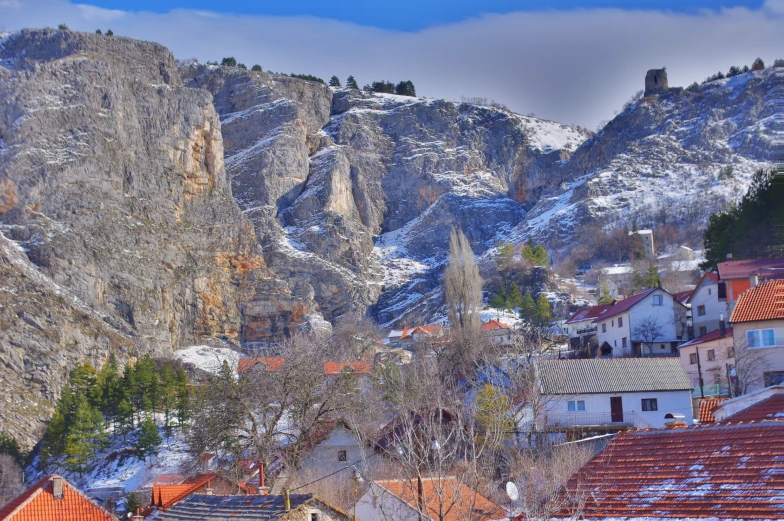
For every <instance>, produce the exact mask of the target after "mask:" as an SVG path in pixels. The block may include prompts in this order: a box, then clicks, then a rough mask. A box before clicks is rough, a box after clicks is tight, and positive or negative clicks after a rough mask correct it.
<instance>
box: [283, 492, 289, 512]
mask: <svg viewBox="0 0 784 521" xmlns="http://www.w3.org/2000/svg"><path fill="white" fill-rule="evenodd" d="M283 510H285V511H286V512H288V511H289V510H291V498H289V489H287V488H284V489H283Z"/></svg>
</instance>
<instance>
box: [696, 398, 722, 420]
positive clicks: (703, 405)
mask: <svg viewBox="0 0 784 521" xmlns="http://www.w3.org/2000/svg"><path fill="white" fill-rule="evenodd" d="M725 400H727V399H726V398H705V399H703V400H700V423H713V422H715V421H716V418H714V417H713V408H714V407H716V405H718V404H720V403H721V402H723V401H725Z"/></svg>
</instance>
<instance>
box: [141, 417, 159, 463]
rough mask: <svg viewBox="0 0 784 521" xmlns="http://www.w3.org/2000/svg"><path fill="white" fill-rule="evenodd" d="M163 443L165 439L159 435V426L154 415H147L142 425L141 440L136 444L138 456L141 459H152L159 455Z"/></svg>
mask: <svg viewBox="0 0 784 521" xmlns="http://www.w3.org/2000/svg"><path fill="white" fill-rule="evenodd" d="M162 442H163V439H162V438H161V435H160V434H158V425H157V424H156V423H155V420H153V418H152V415H150V414H148V415H146V416H145V417H144V420H143V421H142V424H141V429H140V432H139V439H138V441H137V442H136V454H137V455H138V457H139V459H145V458H146V457H147V456H150V458H151V459H152V456H153V455H154V454H158V449H159V448H160V446H161V443H162Z"/></svg>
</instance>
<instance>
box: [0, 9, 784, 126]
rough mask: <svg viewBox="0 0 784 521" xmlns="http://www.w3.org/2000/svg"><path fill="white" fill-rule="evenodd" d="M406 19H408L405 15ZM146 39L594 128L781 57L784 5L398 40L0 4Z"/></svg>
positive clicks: (386, 35)
mask: <svg viewBox="0 0 784 521" xmlns="http://www.w3.org/2000/svg"><path fill="white" fill-rule="evenodd" d="M410 14H411V16H416V12H415V11H412V12H411V13H410ZM61 22H64V23H66V24H68V25H69V26H70V27H71V28H72V29H78V30H87V31H94V30H95V29H96V28H98V27H101V28H102V29H104V31H105V30H106V29H107V28H109V27H111V28H112V29H113V31H114V32H115V33H116V34H122V35H127V36H132V37H135V38H142V39H147V40H155V41H159V42H161V43H163V44H164V45H166V46H168V47H169V48H170V49H171V50H172V51H173V52H174V54H175V55H176V56H177V57H178V58H191V57H196V58H199V59H200V60H202V61H204V60H219V59H220V58H221V57H223V56H228V55H232V56H235V57H236V58H237V59H238V60H239V61H241V62H243V63H246V64H247V65H248V66H250V65H252V64H254V63H259V64H261V65H262V67H264V68H265V69H266V70H273V71H279V72H287V73H288V72H300V73H310V74H315V75H317V76H321V77H324V78H328V77H329V76H331V75H332V74H337V75H338V76H339V77H341V78H342V79H345V78H346V76H348V75H349V74H353V75H354V76H356V78H357V80H358V81H359V82H360V85H361V84H363V83H369V82H371V81H373V80H378V79H388V80H395V81H397V80H400V79H410V80H412V81H414V83H415V84H416V87H417V92H418V93H420V94H421V95H426V96H431V97H439V98H446V99H452V100H457V99H459V98H460V97H461V96H463V95H465V96H482V97H486V98H488V99H492V100H495V101H498V102H502V103H505V104H506V105H507V106H508V107H509V108H511V109H513V110H515V111H517V112H523V113H528V112H534V113H536V114H537V115H539V116H541V117H546V118H550V119H554V120H557V121H562V122H565V123H577V124H581V125H584V126H587V127H590V128H594V127H595V126H596V125H597V123H598V122H599V121H601V120H605V119H609V118H611V117H612V116H613V113H614V111H615V110H616V109H618V108H620V107H621V105H622V104H623V103H624V101H626V100H627V99H628V98H629V97H631V95H632V94H633V93H634V92H636V91H637V90H639V89H641V88H642V86H643V78H644V76H645V71H646V70H647V69H649V68H654V67H661V66H667V68H668V73H669V80H670V85H671V86H677V85H683V86H685V85H688V84H689V83H691V82H693V81H701V80H702V79H704V78H705V77H706V76H709V75H710V74H713V73H714V72H716V71H718V70H722V71H726V70H727V69H728V68H729V66H730V65H733V64H737V65H743V64H751V62H752V61H753V60H754V58H756V57H757V56H761V57H762V58H763V59H764V60H765V61H766V62H772V61H773V59H775V58H780V57H784V51H783V50H782V49H784V31H781V30H780V29H781V27H782V22H784V0H769V1H768V2H767V3H766V4H765V5H764V7H762V8H761V9H758V10H749V9H745V8H734V9H726V10H721V11H703V12H700V13H697V14H679V13H672V12H659V11H636V10H620V9H590V10H571V11H549V12H524V13H522V12H521V13H511V14H504V15H487V16H484V17H481V18H476V19H470V20H466V21H464V22H460V23H456V24H451V25H446V26H441V27H432V28H429V29H425V30H422V31H418V32H413V33H405V32H395V31H389V30H382V29H377V28H373V27H364V26H359V25H355V24H351V23H346V22H339V21H334V20H326V19H321V18H309V17H296V18H291V17H288V18H287V17H264V16H249V15H225V14H216V13H211V12H200V11H190V10H175V11H171V12H169V13H166V14H154V13H126V12H122V11H109V10H104V9H100V8H95V7H90V6H85V5H77V4H70V3H68V2H66V1H64V0H41V1H27V0H0V24H3V25H5V29H6V30H16V29H19V28H22V27H41V26H47V25H48V26H56V25H57V24H58V23H61Z"/></svg>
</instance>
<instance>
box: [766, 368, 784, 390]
mask: <svg viewBox="0 0 784 521" xmlns="http://www.w3.org/2000/svg"><path fill="white" fill-rule="evenodd" d="M782 384H784V371H775V372H771V373H765V387H770V386H771V385H782Z"/></svg>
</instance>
